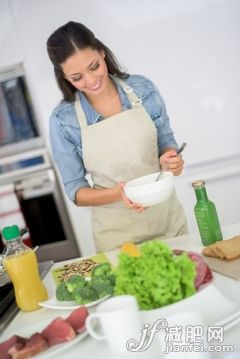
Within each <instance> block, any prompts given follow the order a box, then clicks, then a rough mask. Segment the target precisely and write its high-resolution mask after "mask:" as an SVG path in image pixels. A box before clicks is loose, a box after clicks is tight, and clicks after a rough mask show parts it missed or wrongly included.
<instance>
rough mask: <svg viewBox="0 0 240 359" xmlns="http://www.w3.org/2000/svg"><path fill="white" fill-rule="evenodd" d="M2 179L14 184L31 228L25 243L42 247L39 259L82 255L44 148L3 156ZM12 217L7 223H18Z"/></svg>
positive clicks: (0, 168)
mask: <svg viewBox="0 0 240 359" xmlns="http://www.w3.org/2000/svg"><path fill="white" fill-rule="evenodd" d="M0 183H5V184H6V183H12V184H13V185H14V192H15V196H16V199H17V201H18V203H19V211H20V212H21V215H22V216H23V218H24V222H25V224H26V226H27V227H28V229H29V238H28V240H27V241H26V244H30V245H31V246H32V247H36V246H38V247H39V248H38V250H37V252H36V254H37V257H38V260H39V261H46V260H54V261H55V262H56V261H61V260H65V259H71V258H76V257H79V256H80V253H79V248H78V245H77V241H76V238H75V235H74V231H73V228H72V224H71V221H70V218H69V215H68V211H67V208H66V204H65V201H64V199H63V193H62V189H61V187H60V184H59V182H58V178H57V175H56V173H55V171H54V168H53V167H52V165H51V161H50V158H49V156H48V153H47V151H46V150H45V149H42V150H38V151H35V152H33V151H31V152H30V153H24V154H20V155H15V156H11V157H9V158H5V159H0ZM0 188H1V186H0ZM15 216H16V214H15ZM9 218H11V217H9ZM15 218H16V219H17V217H15ZM13 221H14V219H11V223H7V225H11V224H18V223H12V222H13ZM0 227H3V222H2V223H1V218H0ZM21 229H22V228H21ZM23 238H25V237H23Z"/></svg>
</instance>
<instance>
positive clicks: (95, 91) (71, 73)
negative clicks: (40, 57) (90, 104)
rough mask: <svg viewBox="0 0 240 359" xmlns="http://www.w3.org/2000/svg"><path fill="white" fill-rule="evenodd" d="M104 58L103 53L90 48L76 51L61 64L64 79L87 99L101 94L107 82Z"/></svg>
mask: <svg viewBox="0 0 240 359" xmlns="http://www.w3.org/2000/svg"><path fill="white" fill-rule="evenodd" d="M104 57H105V55H104V52H103V51H97V50H94V49H92V48H90V47H87V48H86V49H83V50H76V52H75V53H74V54H73V55H71V56H70V57H69V58H68V59H67V60H66V61H65V62H63V63H62V64H61V67H62V70H63V73H64V76H65V78H66V79H67V80H68V81H69V82H70V83H71V84H72V85H73V86H74V87H75V88H76V89H78V90H80V91H82V92H84V93H85V94H86V95H87V96H89V97H92V96H95V95H99V94H101V93H102V92H103V91H104V89H105V88H106V85H107V83H108V81H109V77H108V69H107V65H106V62H105V60H104Z"/></svg>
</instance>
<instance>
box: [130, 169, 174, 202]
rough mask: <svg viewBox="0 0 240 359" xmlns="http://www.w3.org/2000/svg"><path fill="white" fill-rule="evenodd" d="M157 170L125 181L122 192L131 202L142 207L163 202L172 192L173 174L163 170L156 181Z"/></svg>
mask: <svg viewBox="0 0 240 359" xmlns="http://www.w3.org/2000/svg"><path fill="white" fill-rule="evenodd" d="M158 174H159V172H156V173H152V174H150V175H147V176H143V177H139V178H136V179H134V180H132V181H129V182H127V183H126V186H125V187H124V192H125V194H126V196H127V197H128V199H130V201H132V202H133V203H138V204H141V205H142V206H144V207H149V206H153V205H155V204H159V203H163V202H165V201H166V200H167V199H168V198H169V197H170V196H171V194H172V193H173V190H174V176H173V174H172V172H168V171H166V172H163V173H162V175H161V176H160V178H159V180H158V181H156V178H157V176H158Z"/></svg>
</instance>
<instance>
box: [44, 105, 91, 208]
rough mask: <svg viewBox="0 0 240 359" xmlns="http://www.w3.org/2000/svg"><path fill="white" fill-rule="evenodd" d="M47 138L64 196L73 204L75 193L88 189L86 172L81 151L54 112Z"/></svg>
mask: <svg viewBox="0 0 240 359" xmlns="http://www.w3.org/2000/svg"><path fill="white" fill-rule="evenodd" d="M49 136H50V144H51V150H52V156H53V160H54V161H55V163H56V165H57V168H58V170H59V172H60V175H61V178H62V182H63V185H64V188H65V191H66V194H67V196H68V197H69V199H70V200H71V201H73V202H74V203H75V197H76V193H77V191H78V190H79V189H80V188H83V187H90V185H89V183H88V181H87V180H86V178H85V176H86V170H85V168H84V165H83V160H82V152H81V149H80V148H79V145H78V144H76V143H74V141H73V139H72V138H71V136H70V135H69V133H68V132H67V131H66V129H65V128H64V126H63V125H62V124H61V120H60V119H59V115H58V114H57V113H56V112H53V114H52V115H51V117H50V121H49Z"/></svg>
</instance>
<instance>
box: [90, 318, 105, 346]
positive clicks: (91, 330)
mask: <svg viewBox="0 0 240 359" xmlns="http://www.w3.org/2000/svg"><path fill="white" fill-rule="evenodd" d="M93 319H98V320H99V314H98V313H91V314H89V315H88V316H87V318H86V322H85V325H86V328H87V331H88V333H89V334H90V335H91V336H92V337H93V338H94V339H97V340H104V339H106V337H105V335H100V334H98V333H97V332H96V331H95V330H94V327H93V324H92V320H93Z"/></svg>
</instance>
